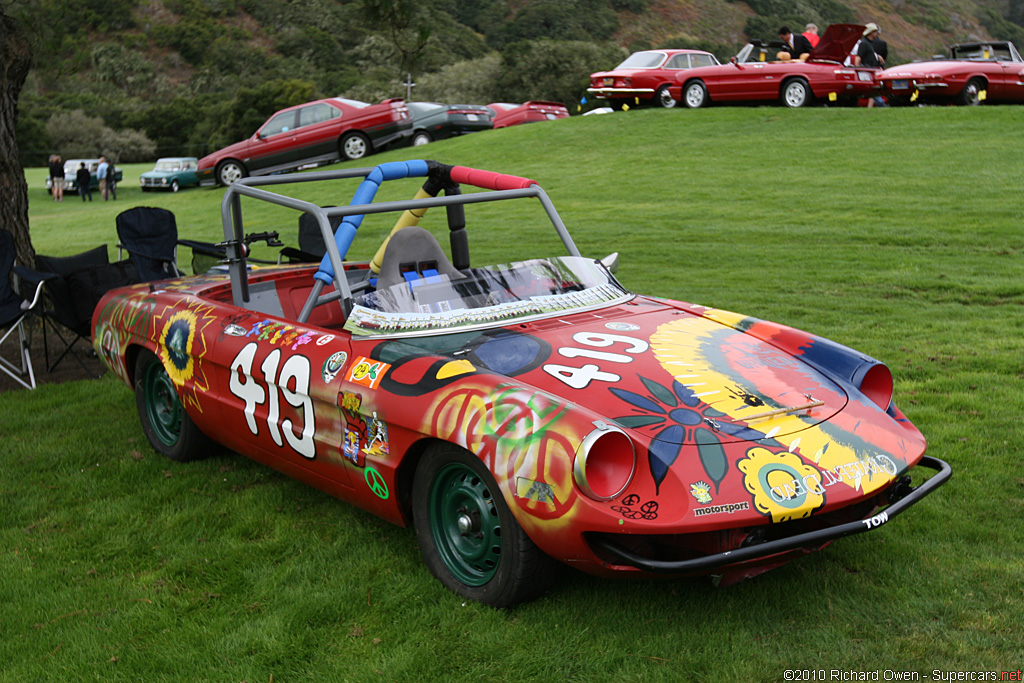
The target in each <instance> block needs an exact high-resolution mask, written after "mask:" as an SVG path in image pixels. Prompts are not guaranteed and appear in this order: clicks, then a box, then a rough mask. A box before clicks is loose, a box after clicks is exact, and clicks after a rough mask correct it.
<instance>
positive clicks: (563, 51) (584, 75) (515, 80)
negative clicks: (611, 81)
mask: <svg viewBox="0 0 1024 683" xmlns="http://www.w3.org/2000/svg"><path fill="white" fill-rule="evenodd" d="M625 57H626V51H625V50H623V49H622V48H621V47H619V46H617V45H614V44H598V43H590V42H585V41H578V40H529V41H522V42H518V43H513V44H512V45H509V46H508V48H506V49H505V51H504V52H503V53H502V71H503V73H502V75H501V77H500V78H499V79H498V89H499V92H500V93H501V98H500V99H503V100H506V101H512V102H523V101H526V100H551V101H554V102H562V103H563V104H565V105H566V106H567V107H569V109H570V111H572V110H574V109H575V108H576V105H577V103H579V101H580V98H581V97H582V96H583V95H584V94H585V92H586V89H587V85H588V84H589V82H590V74H591V73H593V72H594V71H599V70H601V69H604V68H608V67H609V66H614V65H615V64H617V63H619V62H620V61H622V60H623V59H624V58H625Z"/></svg>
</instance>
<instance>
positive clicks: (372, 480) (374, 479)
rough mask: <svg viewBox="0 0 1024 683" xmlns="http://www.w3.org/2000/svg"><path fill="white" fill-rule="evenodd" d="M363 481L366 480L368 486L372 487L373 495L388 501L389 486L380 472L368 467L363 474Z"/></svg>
mask: <svg viewBox="0 0 1024 683" xmlns="http://www.w3.org/2000/svg"><path fill="white" fill-rule="evenodd" d="M363 479H365V480H366V485H367V486H369V487H370V490H371V491H373V494H374V495H375V496H377V497H378V498H383V499H384V500H387V499H388V495H389V494H388V485H387V484H386V483H384V477H382V476H381V474H380V472H378V471H377V470H375V469H373V468H372V467H367V468H366V471H365V472H363Z"/></svg>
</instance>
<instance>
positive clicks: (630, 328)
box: [604, 322, 640, 332]
mask: <svg viewBox="0 0 1024 683" xmlns="http://www.w3.org/2000/svg"><path fill="white" fill-rule="evenodd" d="M604 326H605V327H607V328H608V329H609V330H615V331H616V332H636V331H637V330H639V329H640V326H639V325H634V324H633V323H623V322H618V323H605V324H604Z"/></svg>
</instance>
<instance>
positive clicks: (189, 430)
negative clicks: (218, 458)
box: [135, 350, 217, 462]
mask: <svg viewBox="0 0 1024 683" xmlns="http://www.w3.org/2000/svg"><path fill="white" fill-rule="evenodd" d="M135 407H136V409H137V410H138V411H139V421H140V422H142V431H143V432H145V434H146V438H147V439H149V443H150V445H151V446H153V448H154V449H156V451H157V452H159V453H160V454H161V455H164V456H166V457H168V458H170V459H171V460H175V461H177V462H189V461H191V460H199V459H201V458H206V457H209V456H210V455H212V454H213V453H214V452H216V450H217V446H216V445H215V444H214V442H213V441H212V440H210V438H209V437H208V436H206V435H205V434H203V433H202V432H201V431H199V427H197V426H196V423H195V422H193V421H192V418H190V417H189V416H188V413H186V412H185V408H184V407H183V406H182V405H181V401H180V400H179V399H178V392H177V391H175V389H174V382H173V381H172V380H171V378H170V376H169V375H168V374H167V371H166V370H164V366H163V365H162V364H161V363H160V361H159V359H157V357H156V356H154V355H153V354H152V353H151V352H150V351H146V350H143V351H141V352H140V353H139V357H138V358H137V359H136V361H135Z"/></svg>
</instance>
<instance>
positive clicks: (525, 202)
mask: <svg viewBox="0 0 1024 683" xmlns="http://www.w3.org/2000/svg"><path fill="white" fill-rule="evenodd" d="M346 178H351V179H357V180H360V181H361V182H360V183H359V185H358V187H357V189H356V191H355V194H354V197H353V199H352V202H351V204H350V205H348V206H341V207H321V206H319V205H317V204H314V203H311V202H309V201H306V200H302V199H298V198H296V197H294V196H291V195H285V194H280V193H278V192H275V191H274V190H275V189H276V187H281V186H285V185H288V186H289V187H292V188H294V187H296V184H298V183H316V182H319V183H321V184H322V185H323V187H324V188H337V187H339V181H341V180H344V179H346ZM406 179H419V180H418V181H417V182H415V185H414V186H409V189H410V190H413V189H415V186H418V185H419V183H420V182H423V185H422V187H421V188H419V191H418V192H417V195H416V198H415V199H412V200H407V201H395V200H391V201H385V202H374V197H375V195H376V194H377V191H378V188H379V187H380V185H381V184H383V183H384V182H391V183H406V184H407V183H408V182H409V181H408V180H406ZM463 188H467V189H472V188H476V189H482V190H483V191H468V192H463V191H462V190H463ZM304 189H305V187H299V188H298V190H296V191H297V192H298V191H301V190H304ZM314 189H315V188H314ZM442 191H443V193H444V194H443V196H442V194H441V193H442ZM305 194H306V195H308V194H309V192H305ZM410 194H411V192H410ZM392 196H394V195H393V193H392ZM243 197H244V198H245V202H242V198H243ZM489 202H501V207H500V210H499V208H496V207H487V206H482V205H484V204H486V203H489ZM268 203H269V204H268ZM243 204H244V206H245V207H247V208H246V211H247V212H248V211H249V210H250V209H252V208H255V210H256V211H263V210H271V211H276V212H278V213H279V212H280V210H281V209H280V207H286V208H289V209H293V210H295V211H297V212H306V213H309V214H311V215H312V216H314V217H315V219H316V222H317V224H318V226H319V227H320V230H321V232H322V233H323V236H324V238H325V241H326V244H327V254H326V255H325V256H324V258H323V261H322V262H321V263H320V264H319V265H315V264H314V265H298V266H291V267H281V266H272V267H267V268H261V267H257V266H251V265H250V264H247V262H246V250H245V248H244V243H245V236H244V235H243V224H244V223H243V216H242V208H243ZM478 206H479V207H481V209H482V210H481V211H480V212H477V213H475V214H473V215H474V216H476V217H479V218H478V220H479V221H480V222H478V223H475V224H474V223H473V222H471V221H467V213H470V211H469V210H470V209H475V208H476V207H478ZM434 207H436V208H440V207H444V208H445V212H444V213H443V214H441V215H440V216H437V215H435V214H436V212H434V213H432V214H429V215H428V216H424V214H425V213H426V212H427V210H428V209H430V208H434ZM386 212H393V213H392V214H391V215H394V214H395V213H397V212H402V213H401V216H400V217H399V219H398V222H397V223H396V224H395V226H394V229H393V230H392V233H391V235H390V236H389V237H388V238H387V239H386V240H385V241H384V243H383V244H381V245H380V247H379V249H378V250H377V255H376V256H375V257H374V258H373V259H372V260H370V261H365V260H363V261H352V260H345V259H346V255H347V254H348V252H349V247H350V246H351V245H352V243H353V241H354V240H355V239H356V238H357V236H358V235H359V229H360V226H361V225H362V224H363V222H364V218H365V219H369V220H368V221H367V222H369V223H373V222H374V221H375V220H377V221H379V220H380V219H381V218H386V216H382V215H381V214H385V213H386ZM221 215H222V221H223V224H224V235H225V240H226V242H225V245H226V247H227V253H228V258H227V261H226V263H225V265H223V266H220V267H218V268H217V269H215V270H216V272H211V273H208V274H206V275H199V276H194V277H188V278H183V279H176V280H163V281H157V282H149V283H145V284H141V285H135V286H132V287H127V288H122V289H117V290H114V291H112V292H111V293H109V294H107V295H106V297H105V298H104V299H103V300H102V301H101V302H100V304H99V306H98V307H97V308H96V312H95V313H94V316H93V328H94V329H93V331H94V336H93V338H94V344H95V348H96V350H97V352H98V354H99V356H100V357H101V358H102V359H103V361H104V362H105V363H106V364H107V365H108V366H109V367H110V368H111V370H113V372H115V373H116V374H117V376H118V377H120V378H121V380H123V381H124V383H125V384H127V385H128V386H129V387H132V388H134V390H135V397H136V405H137V408H138V414H139V419H140V420H141V423H142V427H143V431H144V432H145V434H146V436H147V437H148V439H149V442H150V444H151V445H152V446H153V448H155V449H156V450H157V451H159V452H160V453H162V454H164V455H166V456H167V457H169V458H171V459H173V460H178V461H186V460H191V459H195V458H201V457H205V456H208V455H210V454H211V453H214V452H216V448H215V447H214V445H213V442H217V443H219V444H221V445H223V446H225V447H227V448H229V449H231V450H234V451H237V452H239V453H242V454H244V455H246V456H248V457H251V458H254V459H255V460H258V461H259V462H262V463H264V464H266V465H268V466H270V467H273V468H275V469H278V470H280V471H282V472H284V473H286V474H288V475H289V476H292V477H295V478H296V479H299V480H301V481H304V482H306V483H308V484H310V485H311V486H315V487H317V488H319V489H321V490H323V491H325V492H327V493H329V494H331V495H333V496H337V497H338V498H341V499H344V500H346V501H349V502H351V503H352V504H354V505H357V506H359V507H361V508H363V509H365V510H367V511H369V512H370V513H372V514H374V515H378V516H379V517H381V518H383V519H385V520H388V521H390V522H393V523H395V524H399V525H403V526H406V525H408V526H412V527H414V528H415V530H416V536H417V539H418V542H419V545H420V550H421V553H422V555H423V559H424V561H425V563H426V564H427V566H428V567H429V568H430V570H431V571H432V572H433V573H434V574H435V575H436V576H437V578H438V579H439V580H440V581H441V582H442V583H444V585H446V586H447V587H449V588H450V589H451V590H453V591H455V592H456V593H458V594H459V595H461V596H463V597H464V598H470V599H474V600H479V601H482V602H484V603H487V604H490V605H496V606H505V605H511V604H514V603H516V602H520V601H523V600H527V599H530V598H532V597H536V596H537V595H539V594H540V593H542V592H543V591H544V590H545V589H546V588H547V587H548V586H549V585H550V584H551V582H552V579H553V577H554V576H555V570H556V568H557V567H558V566H559V564H558V563H564V564H567V565H569V566H571V567H575V568H578V569H581V570H584V571H587V572H592V573H594V574H599V575H604V576H672V575H677V576H680V575H698V574H712V575H715V576H716V577H717V578H718V579H719V581H720V583H721V584H722V585H728V584H729V583H732V582H735V581H740V580H742V579H745V578H748V577H751V576H754V575H756V574H759V573H761V572H764V571H766V570H768V569H770V568H772V567H776V566H778V565H780V564H783V563H784V562H787V561H789V560H791V559H794V558H796V557H799V556H801V555H803V554H805V553H808V552H812V551H814V550H818V549H820V548H822V547H824V546H825V545H827V544H828V543H829V542H830V541H832V540H833V539H837V538H841V537H844V536H849V535H852V534H858V533H861V532H866V531H872V530H876V529H878V528H880V527H882V526H884V525H886V524H887V523H888V522H891V521H892V520H893V519H894V518H896V517H897V515H899V514H900V513H902V512H903V511H904V510H906V509H908V508H909V507H910V506H911V505H913V504H914V503H916V502H917V501H920V500H921V499H922V498H923V497H924V496H926V495H927V494H928V493H930V492H931V491H934V490H935V489H936V488H937V487H938V486H939V485H940V484H942V483H943V482H944V481H946V480H947V479H948V477H949V476H950V468H949V466H948V465H947V464H946V463H944V462H942V461H941V460H938V459H936V458H932V457H929V456H926V455H925V454H924V451H925V440H924V437H923V436H922V435H921V434H920V432H918V430H917V429H916V428H915V427H914V426H913V425H912V424H911V423H910V421H909V420H908V419H907V417H906V416H905V415H904V414H903V413H902V412H900V410H899V409H898V408H897V407H896V405H895V403H893V402H892V394H893V377H892V374H891V373H890V371H889V369H888V367H886V366H885V365H884V364H883V363H881V362H879V361H877V360H875V359H873V358H870V357H868V356H866V355H864V354H862V353H858V352H856V351H853V350H851V349H848V348H846V347H844V346H840V345H839V344H836V343H834V342H831V341H827V340H825V339H823V338H820V337H816V336H814V335H812V334H808V333H805V332H800V331H798V330H795V329H792V328H789V327H786V326H784V325H778V324H775V323H770V322H766V321H764V320H758V319H755V318H750V317H747V316H743V315H737V314H735V313H729V312H727V311H723V310H718V309H713V308H707V307H704V306H699V305H694V304H688V303H683V302H680V301H670V300H667V299H662V298H657V297H648V296H642V295H639V294H634V293H632V292H630V291H629V290H628V289H626V288H625V287H624V286H623V285H622V284H620V283H619V282H618V281H617V280H616V279H615V277H614V276H613V275H612V272H611V268H612V267H613V263H614V261H615V260H617V259H612V258H611V257H606V258H605V259H603V260H596V259H593V258H586V257H584V256H583V255H581V253H580V251H579V249H578V248H577V246H576V244H575V242H574V241H573V239H572V237H571V235H570V234H569V231H568V229H567V228H566V226H565V224H564V223H563V221H562V219H561V217H560V216H559V215H558V213H557V211H556V210H555V208H554V206H553V204H552V203H551V201H550V199H549V198H548V196H547V194H546V193H545V192H544V191H543V190H542V189H541V188H540V186H539V185H538V184H537V183H536V182H535V181H533V180H530V179H527V178H521V177H517V176H510V175H504V174H500V173H493V172H489V171H482V170H477V169H471V168H466V167H462V166H447V165H443V164H439V163H437V162H433V161H408V162H391V163H387V164H382V165H380V166H377V167H376V168H372V169H370V168H364V169H349V170H337V171H321V172H314V173H308V174H301V175H298V176H291V177H266V178H247V179H244V180H240V181H238V182H236V183H234V184H232V185H231V186H230V187H229V188H228V189H227V191H226V192H225V194H224V200H223V207H222V214H221ZM274 215H277V214H276V213H275V214H274ZM495 215H499V216H500V220H498V221H497V222H496V219H495V218H494V216H495ZM428 218H429V219H431V220H427V219H428ZM437 218H441V219H442V220H435V219H437ZM445 218H446V220H445ZM338 219H340V224H339V222H338ZM421 219H423V222H424V224H427V223H430V222H431V221H432V222H433V225H431V226H430V227H432V228H433V231H434V232H437V233H439V234H443V235H445V236H447V239H446V240H445V241H447V242H448V243H449V248H448V249H447V250H445V249H442V248H441V247H440V245H439V244H438V241H437V238H435V237H434V236H433V233H432V232H431V231H429V230H427V229H425V228H424V227H423V226H420V225H417V223H418V222H420V220H421ZM391 220H394V219H391ZM389 222H390V221H389ZM545 224H546V225H547V226H548V227H549V228H550V229H552V230H553V232H552V233H551V235H552V237H554V236H556V235H557V242H560V244H561V245H562V247H563V249H564V253H563V254H562V255H559V256H550V257H546V258H544V257H538V258H529V259H526V260H522V261H514V262H510V263H504V264H498V265H485V264H480V263H474V262H473V259H472V258H471V255H470V249H469V244H470V235H471V234H473V233H474V231H481V230H506V231H508V230H513V229H524V230H533V229H534V228H535V227H543V226H544V225H545ZM332 225H338V227H337V229H336V230H332ZM378 227H385V226H379V224H378ZM376 229H377V228H376V227H375V228H373V229H372V230H376ZM366 230H371V229H366ZM506 238H507V239H509V240H513V239H522V237H521V236H517V235H516V234H513V233H512V232H507V233H506ZM552 241H553V242H554V241H556V240H552ZM370 246H371V249H370V250H367V251H366V252H365V253H367V254H369V253H371V251H372V248H375V247H377V244H376V243H373V244H372V245H370ZM922 470H931V471H933V476H931V477H929V478H925V477H923V476H922V475H921V471H922ZM891 550H892V549H891V548H889V549H887V548H886V547H884V546H883V547H880V548H878V549H877V550H876V552H882V553H887V552H891ZM346 552H359V550H358V549H356V548H347V549H346ZM556 561H557V562H556Z"/></svg>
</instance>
